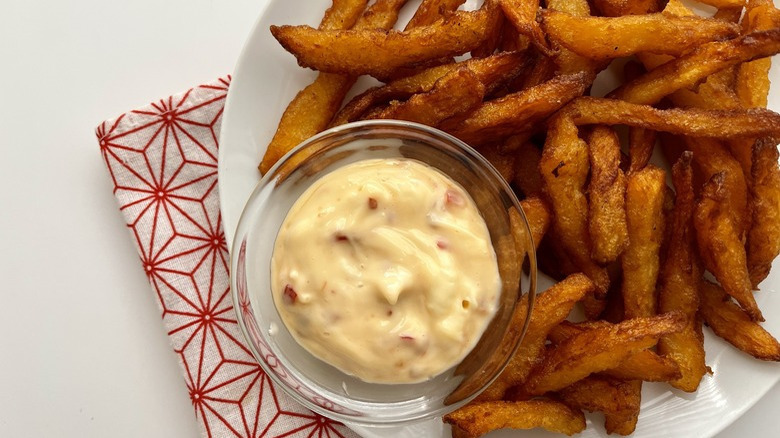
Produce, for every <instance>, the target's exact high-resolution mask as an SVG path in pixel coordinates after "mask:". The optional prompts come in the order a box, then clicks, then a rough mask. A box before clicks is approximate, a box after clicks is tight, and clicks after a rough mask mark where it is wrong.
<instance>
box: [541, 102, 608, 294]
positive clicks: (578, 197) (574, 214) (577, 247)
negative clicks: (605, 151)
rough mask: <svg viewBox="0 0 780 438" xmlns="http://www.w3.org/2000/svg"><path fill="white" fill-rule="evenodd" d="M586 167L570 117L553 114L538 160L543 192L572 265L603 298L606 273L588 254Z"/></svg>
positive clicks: (584, 149) (584, 146) (581, 144)
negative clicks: (592, 284)
mask: <svg viewBox="0 0 780 438" xmlns="http://www.w3.org/2000/svg"><path fill="white" fill-rule="evenodd" d="M588 168H589V165H588V146H587V144H585V142H584V141H582V140H581V139H580V138H579V136H578V131H577V127H576V126H575V125H574V123H572V122H571V120H570V119H568V118H566V117H563V116H560V115H559V116H556V117H555V118H554V119H553V121H551V122H550V125H549V128H548V132H547V141H546V143H545V145H544V150H543V151H542V159H541V161H540V163H539V170H540V172H541V174H542V180H543V181H544V191H545V193H546V194H547V196H548V198H549V200H550V204H551V206H552V208H553V212H554V216H553V228H554V229H555V231H556V234H558V235H559V237H560V240H561V243H562V244H563V246H564V248H565V250H566V252H567V253H568V254H569V255H570V256H571V258H572V261H573V262H574V264H575V265H576V266H577V267H579V268H580V269H581V270H582V272H583V273H585V275H587V276H588V277H589V278H590V279H591V280H593V282H594V283H595V284H596V295H597V296H599V297H601V298H603V297H604V296H605V295H606V292H607V288H608V287H609V276H608V275H607V271H606V270H605V269H604V268H602V267H601V266H599V265H598V264H596V263H595V262H594V261H593V260H592V259H591V257H590V255H591V248H592V244H591V240H590V234H589V232H588V201H587V198H586V196H585V191H584V190H585V181H586V179H587V177H588Z"/></svg>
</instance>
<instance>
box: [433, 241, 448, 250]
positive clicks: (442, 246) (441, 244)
mask: <svg viewBox="0 0 780 438" xmlns="http://www.w3.org/2000/svg"><path fill="white" fill-rule="evenodd" d="M436 246H437V247H438V248H439V249H447V248H449V247H450V245H449V244H448V243H447V242H446V241H444V240H441V239H439V240H437V241H436Z"/></svg>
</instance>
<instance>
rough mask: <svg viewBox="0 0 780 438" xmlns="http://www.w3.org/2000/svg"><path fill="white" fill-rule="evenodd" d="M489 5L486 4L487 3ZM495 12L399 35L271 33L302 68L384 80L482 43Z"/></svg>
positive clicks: (278, 29) (306, 30)
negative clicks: (400, 69) (370, 76)
mask: <svg viewBox="0 0 780 438" xmlns="http://www.w3.org/2000/svg"><path fill="white" fill-rule="evenodd" d="M486 4H487V3H486ZM497 13H499V11H498V10H497V9H496V8H488V7H485V8H482V9H479V10H477V11H469V12H464V11H455V12H453V13H452V14H450V15H447V16H445V17H444V18H443V19H442V20H441V21H437V22H435V23H433V24H431V25H428V26H420V27H415V28H413V29H410V30H407V31H403V32H399V31H393V30H391V31H385V30H376V29H365V30H318V29H313V28H311V27H309V26H271V34H272V35H273V36H274V38H276V40H277V41H279V43H280V44H281V45H282V47H284V48H285V50H287V51H288V52H290V53H292V54H293V55H295V57H296V58H297V59H298V64H299V65H300V66H301V67H309V68H312V69H315V70H319V71H323V72H331V73H342V74H349V75H352V76H359V75H363V74H370V75H373V76H378V77H383V76H387V75H390V74H392V73H393V71H394V70H396V69H398V68H401V67H409V66H414V65H415V64H419V63H422V62H426V61H430V60H433V59H439V58H442V57H448V56H454V55H461V54H463V53H466V52H468V51H469V50H472V49H474V48H476V47H478V46H479V45H480V44H481V43H483V42H484V41H485V39H486V38H487V37H488V34H489V29H488V23H490V22H491V20H492V19H493V17H494V14H497Z"/></svg>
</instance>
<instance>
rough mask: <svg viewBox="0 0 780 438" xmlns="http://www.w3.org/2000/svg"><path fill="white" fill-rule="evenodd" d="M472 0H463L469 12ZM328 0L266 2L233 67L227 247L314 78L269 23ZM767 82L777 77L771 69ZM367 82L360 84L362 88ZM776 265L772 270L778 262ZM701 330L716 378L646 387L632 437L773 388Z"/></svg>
mask: <svg viewBox="0 0 780 438" xmlns="http://www.w3.org/2000/svg"><path fill="white" fill-rule="evenodd" d="M419 3H420V2H419V0H411V1H410V2H409V4H408V5H407V6H406V7H405V9H404V11H403V12H404V13H403V14H402V15H401V20H400V21H399V22H400V23H405V20H408V18H409V17H410V16H411V13H413V11H414V9H415V8H416V7H417V5H418V4H419ZM477 3H480V2H479V1H477V0H468V1H467V3H466V5H465V6H466V7H467V8H469V9H471V8H473V7H474V6H475V5H476V4H477ZM329 4H330V1H329V0H270V1H268V3H266V7H265V9H264V10H263V11H262V12H261V14H260V18H259V19H258V21H257V23H256V25H255V27H254V29H253V30H252V33H251V34H250V36H249V39H248V40H247V43H246V45H245V47H244V50H243V52H242V54H241V57H240V59H239V61H238V64H237V66H236V70H235V73H234V75H233V81H232V84H231V86H230V92H229V94H228V98H227V104H226V107H225V113H224V116H223V121H222V133H221V137H220V151H219V194H220V200H221V209H222V218H223V221H224V227H225V234H226V237H227V242H228V245H230V244H231V243H232V240H233V233H234V231H235V229H236V225H237V224H238V218H239V216H240V214H241V211H242V209H243V207H244V204H245V202H246V200H247V199H248V198H249V194H250V193H251V192H252V189H253V188H254V186H255V184H256V183H257V182H258V181H259V179H260V175H259V173H258V171H257V167H256V166H257V163H258V162H259V160H260V158H261V157H262V155H263V152H264V151H265V149H266V146H267V144H268V142H269V141H270V140H271V137H272V136H273V134H274V131H275V130H276V125H277V122H278V121H279V117H280V116H281V114H282V111H283V110H284V108H285V107H286V106H287V104H288V103H289V102H290V100H291V99H292V98H293V97H294V96H295V94H296V93H297V92H298V91H299V90H300V89H301V88H303V87H304V86H306V85H307V84H309V83H310V82H311V81H312V80H313V78H314V77H315V73H314V72H312V71H311V70H304V69H302V68H299V67H298V66H297V64H296V62H295V58H294V57H293V56H292V55H290V54H288V53H287V52H285V51H284V50H283V49H282V48H281V46H279V44H278V43H277V42H276V41H275V40H274V39H273V38H272V37H271V34H270V32H269V31H268V28H269V26H270V25H271V24H308V25H312V26H317V24H318V22H319V20H320V18H321V17H322V13H323V11H324V10H325V9H326V8H327V7H328V5H329ZM770 77H771V78H780V68H778V65H777V62H775V63H774V65H773V68H772V72H771V73H770ZM369 84H371V82H370V81H369V80H363V81H361V82H360V83H359V84H358V86H361V85H362V86H363V87H366V86H368V85H369ZM597 85H598V87H596V88H598V89H603V90H604V91H609V90H610V89H611V88H612V86H613V85H614V82H613V80H612V79H611V78H610V76H609V75H603V77H600V80H599V84H597ZM769 106H770V108H772V109H774V110H775V111H778V110H780V87H778V86H775V87H773V89H772V93H771V95H770V104H769ZM776 265H777V264H776ZM778 271H780V267H778V266H775V270H774V271H773V273H772V275H770V277H769V278H768V279H767V280H766V281H765V282H764V283H763V285H762V291H761V292H759V293H758V294H757V299H758V302H759V304H760V305H761V308H762V309H764V313H765V314H766V315H767V317H768V321H767V322H766V324H765V327H766V328H767V329H768V330H769V331H770V332H773V333H775V334H778V333H780V317H775V316H776V314H774V313H773V312H772V311H771V310H770V309H780V295H778V293H777V292H778V291H777V289H778V286H779V285H780V273H779V272H778ZM705 331H706V335H705V336H706V340H705V348H706V351H707V363H708V364H709V365H710V367H712V370H713V372H714V374H713V375H712V376H705V377H704V380H703V381H702V383H701V386H700V387H699V391H698V392H697V393H696V394H686V393H682V392H679V391H670V390H669V389H668V385H664V384H645V385H644V387H643V388H644V389H643V392H642V411H641V415H640V417H639V423H638V425H637V429H636V432H635V433H634V435H633V436H634V437H642V438H644V437H659V436H697V437H710V436H713V435H715V434H716V433H718V432H719V431H720V430H722V429H723V428H725V427H726V426H728V425H729V424H731V423H732V422H733V421H734V420H735V419H737V418H738V417H739V416H740V415H742V414H743V413H744V412H745V411H746V410H747V409H748V408H750V407H751V406H752V405H753V404H754V403H755V402H756V401H758V400H759V399H760V398H761V397H762V396H763V395H764V393H765V392H766V391H767V390H769V389H770V388H771V387H772V386H773V385H774V384H775V382H776V381H777V380H778V379H780V367H778V365H777V364H774V363H763V362H760V361H757V360H754V359H752V358H750V357H747V356H746V355H744V354H742V353H740V352H738V351H736V350H735V349H733V348H731V347H730V346H728V345H727V344H726V343H725V342H723V341H722V340H720V339H719V338H717V337H716V336H714V335H712V333H711V332H710V331H709V329H705ZM588 422H589V425H588V429H587V430H586V431H585V432H584V433H583V434H581V435H580V436H582V437H603V436H606V433H605V432H604V429H603V426H602V424H603V419H602V418H600V416H598V415H591V416H589V420H588ZM520 435H522V436H524V437H529V438H530V437H548V436H550V437H552V436H559V435H555V434H550V433H546V432H544V431H538V430H534V431H529V432H523V433H522V434H521V433H519V432H517V431H498V432H494V433H493V434H491V435H490V437H492V438H500V437H507V438H508V437H513V436H520Z"/></svg>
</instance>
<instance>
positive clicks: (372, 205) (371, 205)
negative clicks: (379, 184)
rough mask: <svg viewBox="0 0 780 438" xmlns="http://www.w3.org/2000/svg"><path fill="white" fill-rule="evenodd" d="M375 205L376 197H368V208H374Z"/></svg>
mask: <svg viewBox="0 0 780 438" xmlns="http://www.w3.org/2000/svg"><path fill="white" fill-rule="evenodd" d="M377 205H378V204H377V202H376V199H374V198H368V208H370V209H371V210H376V207H377Z"/></svg>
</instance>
